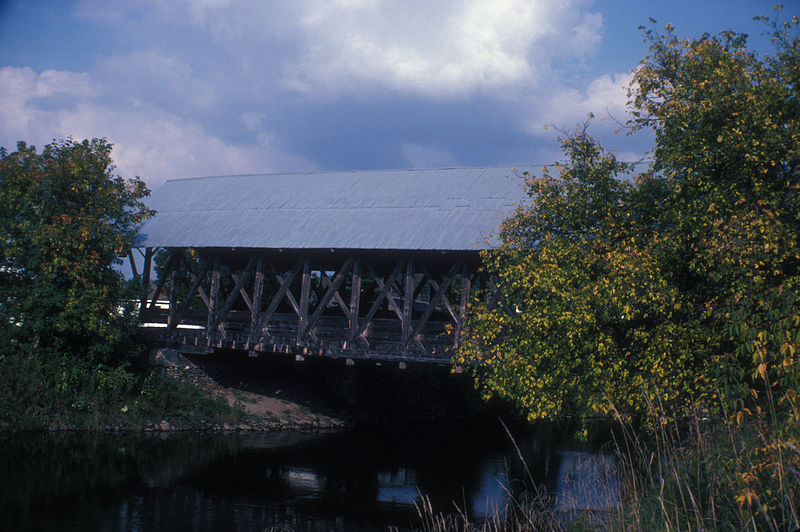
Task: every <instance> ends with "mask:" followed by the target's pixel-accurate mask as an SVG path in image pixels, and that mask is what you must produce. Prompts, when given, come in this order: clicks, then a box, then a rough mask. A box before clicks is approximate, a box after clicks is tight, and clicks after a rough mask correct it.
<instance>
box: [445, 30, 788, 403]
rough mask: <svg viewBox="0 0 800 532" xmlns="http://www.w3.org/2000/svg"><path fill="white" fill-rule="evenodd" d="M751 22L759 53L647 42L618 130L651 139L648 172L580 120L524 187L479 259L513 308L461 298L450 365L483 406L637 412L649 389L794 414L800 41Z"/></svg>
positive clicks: (741, 47) (668, 38) (679, 399)
mask: <svg viewBox="0 0 800 532" xmlns="http://www.w3.org/2000/svg"><path fill="white" fill-rule="evenodd" d="M761 20H762V21H766V22H767V23H768V24H770V25H771V27H772V32H773V43H774V45H775V53H774V55H771V56H761V55H759V54H758V53H756V52H755V51H752V50H749V49H748V48H747V38H746V36H745V35H743V34H735V33H733V32H725V33H723V34H721V35H720V36H718V37H712V36H709V35H703V36H701V37H699V38H697V39H692V40H682V39H678V38H677V37H676V36H675V34H674V31H673V29H672V27H671V26H670V25H667V27H666V32H665V33H664V34H660V33H658V32H656V31H654V30H646V31H645V35H646V38H647V39H648V40H649V42H650V55H649V56H648V57H646V58H645V59H644V60H643V61H642V63H641V65H640V67H639V68H638V69H637V70H635V71H634V80H633V83H632V84H631V87H630V102H629V105H630V107H631V111H632V113H633V116H634V118H633V120H632V121H631V123H630V124H629V126H630V127H631V129H632V130H633V131H636V130H639V129H643V128H652V129H653V130H654V131H655V147H654V149H653V153H652V158H653V162H652V164H651V165H650V166H649V168H647V169H646V170H645V171H643V172H640V173H638V174H637V173H636V172H635V168H634V167H632V166H630V165H627V164H623V163H621V162H619V161H617V160H616V158H615V157H614V156H613V154H612V153H609V152H607V151H605V150H604V149H603V148H602V147H600V146H599V145H598V144H597V143H596V142H594V140H592V139H591V138H590V137H589V135H588V134H587V131H586V127H585V126H584V127H583V128H580V129H579V130H578V131H577V132H575V133H574V134H572V135H566V136H565V137H564V138H563V139H561V142H562V148H563V150H564V153H565V156H566V159H567V162H566V163H565V164H564V165H563V166H559V167H557V168H556V169H555V170H554V171H552V172H551V171H548V170H545V171H544V172H543V173H542V174H541V175H536V176H534V175H526V176H525V178H526V185H527V191H528V194H529V196H530V201H529V202H528V203H527V204H526V205H522V206H520V207H519V208H518V209H517V211H516V212H515V213H514V214H513V215H512V216H511V217H509V218H508V219H507V220H505V221H504V223H503V225H502V227H501V229H500V232H499V236H500V239H501V245H500V246H499V247H498V248H497V249H495V250H491V251H488V252H486V253H485V254H484V263H485V269H486V270H487V272H488V273H490V274H492V275H494V276H496V277H497V278H498V279H499V280H500V285H501V287H502V291H503V295H504V297H505V299H506V301H507V303H508V305H507V306H506V308H508V307H510V308H515V309H516V312H513V313H508V312H506V311H505V310H504V309H503V307H502V306H490V305H488V304H487V303H485V302H479V301H474V302H473V304H472V306H471V309H470V316H469V319H468V327H467V334H466V337H465V339H464V341H463V342H462V344H461V346H460V348H459V351H458V353H457V355H456V356H457V357H458V358H459V361H461V362H469V363H471V364H473V365H474V366H475V368H476V370H475V375H476V378H477V382H478V385H479V386H480V387H481V389H482V390H483V392H484V393H485V394H486V395H495V394H496V395H501V396H504V397H507V398H510V399H512V400H513V401H515V402H516V403H517V404H518V405H519V406H520V407H521V408H522V409H523V410H524V411H525V412H526V413H527V415H528V417H529V418H531V419H537V418H542V417H549V416H554V415H557V414H561V413H565V412H570V411H574V412H577V413H579V414H581V415H593V414H605V413H609V412H610V411H611V410H612V409H613V408H618V409H620V410H624V411H627V412H633V413H635V412H641V411H643V410H644V409H645V408H646V405H647V402H648V401H649V400H650V398H651V397H652V394H654V393H657V394H658V397H659V400H660V401H661V402H662V404H665V405H667V406H670V407H674V408H677V409H679V410H680V409H682V408H690V407H694V406H696V405H698V404H699V405H701V406H702V407H704V408H711V407H712V404H713V401H712V397H718V396H720V395H723V396H724V397H725V398H726V399H729V400H734V401H741V400H743V398H744V396H745V393H746V392H748V391H750V390H754V391H755V392H757V391H758V390H757V389H758V388H759V387H760V389H761V390H767V391H770V390H773V387H774V385H775V384H776V383H780V386H781V389H782V390H783V391H784V392H787V391H788V392H789V393H788V395H787V394H786V393H784V395H783V399H786V402H787V405H788V408H790V409H793V410H794V412H795V416H796V412H797V406H796V405H797V402H796V399H792V397H796V390H797V386H796V384H797V380H798V376H800V369H799V368H798V359H797V355H796V352H797V351H798V350H800V345H798V342H799V341H800V312H798V309H800V306H798V304H797V302H796V301H795V299H794V297H795V294H797V293H798V291H799V290H798V289H800V241H799V239H800V177H799V176H798V165H799V164H800V83H798V82H799V81H800V66H798V65H800V40H799V39H798V37H797V36H796V35H794V33H793V32H795V27H796V24H797V19H796V18H795V19H793V20H792V21H790V22H788V23H786V24H782V25H778V24H776V23H774V22H772V21H770V20H768V19H765V18H762V19H761ZM795 33H796V32H795ZM759 346H760V347H759ZM762 347H763V349H762ZM759 383H760V384H759ZM792 390H794V392H793V391H792ZM792 393H794V394H795V395H792Z"/></svg>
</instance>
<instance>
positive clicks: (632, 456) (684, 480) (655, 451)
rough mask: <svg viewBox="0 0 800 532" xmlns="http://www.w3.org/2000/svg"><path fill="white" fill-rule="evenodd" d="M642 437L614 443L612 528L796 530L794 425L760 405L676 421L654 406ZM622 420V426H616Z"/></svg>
mask: <svg viewBox="0 0 800 532" xmlns="http://www.w3.org/2000/svg"><path fill="white" fill-rule="evenodd" d="M650 421H651V423H653V424H654V425H655V430H653V431H652V432H650V433H649V435H648V436H647V437H644V438H643V437H640V436H637V434H636V432H635V431H633V430H630V428H629V426H627V429H626V430H625V434H624V437H623V438H622V441H621V442H620V444H619V456H620V459H621V460H620V462H621V464H622V467H621V472H620V473H621V478H622V479H623V481H624V487H625V493H624V497H623V501H624V503H625V504H624V506H623V508H622V511H621V513H620V515H619V516H617V523H616V525H615V526H614V527H613V528H614V529H615V530H626V531H627V530H664V531H673V530H674V531H677V530H687V531H706V530H714V531H717V530H771V531H776V532H777V531H783V530H798V529H800V437H799V436H800V434H799V433H798V432H799V431H800V427H798V426H797V425H796V424H794V423H793V422H792V421H791V416H790V415H788V414H786V413H783V414H779V413H777V412H775V411H773V412H771V413H768V412H766V411H765V410H764V409H762V408H761V407H759V406H753V407H752V408H744V409H741V410H738V411H737V412H735V413H732V414H729V413H727V412H726V411H725V409H723V414H721V415H717V416H707V415H706V416H703V415H699V414H698V415H695V416H693V417H692V418H690V419H689V420H687V421H685V422H684V423H683V424H681V423H679V422H678V421H676V420H675V419H674V418H673V417H670V416H668V415H666V414H665V413H664V412H661V411H658V410H656V409H654V410H653V411H652V412H651V414H650ZM623 427H626V426H625V425H623Z"/></svg>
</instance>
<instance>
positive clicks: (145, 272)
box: [139, 248, 153, 316]
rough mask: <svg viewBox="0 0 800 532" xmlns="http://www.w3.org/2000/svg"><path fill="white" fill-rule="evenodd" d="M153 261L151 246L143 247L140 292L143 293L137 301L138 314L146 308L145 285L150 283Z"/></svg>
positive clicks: (142, 312) (141, 313)
mask: <svg viewBox="0 0 800 532" xmlns="http://www.w3.org/2000/svg"><path fill="white" fill-rule="evenodd" d="M152 263H153V248H145V253H144V266H143V268H142V287H143V288H142V293H143V294H144V295H143V296H142V298H141V300H140V301H139V315H140V316H143V315H144V311H145V309H146V308H147V293H146V290H147V287H148V286H149V285H150V268H151V267H152Z"/></svg>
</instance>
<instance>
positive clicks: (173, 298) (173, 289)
mask: <svg viewBox="0 0 800 532" xmlns="http://www.w3.org/2000/svg"><path fill="white" fill-rule="evenodd" d="M180 267H181V263H180V261H175V267H174V268H173V269H172V271H170V273H169V315H168V316H167V336H169V337H171V336H172V333H173V332H174V331H175V327H177V325H178V319H177V318H178V270H180Z"/></svg>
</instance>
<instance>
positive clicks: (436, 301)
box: [410, 262, 459, 339]
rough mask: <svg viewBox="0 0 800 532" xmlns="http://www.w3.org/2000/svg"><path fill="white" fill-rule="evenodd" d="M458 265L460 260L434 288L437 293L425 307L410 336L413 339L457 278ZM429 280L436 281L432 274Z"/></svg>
mask: <svg viewBox="0 0 800 532" xmlns="http://www.w3.org/2000/svg"><path fill="white" fill-rule="evenodd" d="M458 267H459V264H458V262H456V263H455V264H453V266H452V267H451V268H450V271H448V272H447V274H446V275H445V276H444V279H443V280H442V284H441V285H439V287H438V288H434V289H435V290H436V293H434V295H433V297H432V298H431V300H430V302H428V306H427V307H425V311H424V312H423V313H422V316H420V318H419V321H417V325H416V326H415V327H414V331H413V332H412V333H411V336H410V338H411V339H415V338H417V335H419V333H420V331H422V328H423V327H425V324H426V323H428V320H429V319H430V317H431V314H433V311H434V309H435V308H436V305H438V304H439V301H440V300H441V299H442V297H443V296H444V294H445V292H447V289H448V288H449V287H450V284H451V283H452V282H453V279H455V276H456V272H458ZM428 280H429V281H430V282H431V284H432V285H433V283H435V282H436V281H435V280H434V279H433V278H432V277H430V276H428Z"/></svg>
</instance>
